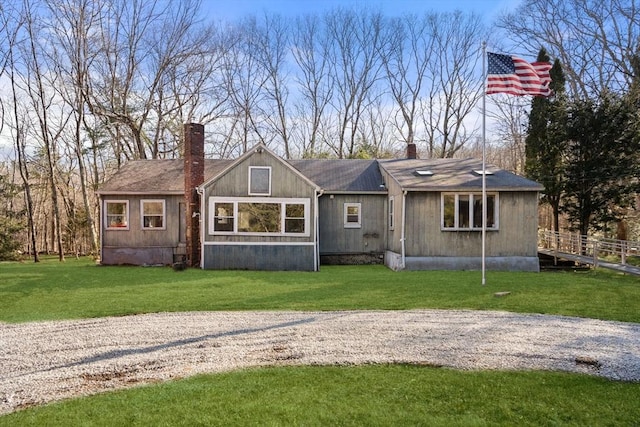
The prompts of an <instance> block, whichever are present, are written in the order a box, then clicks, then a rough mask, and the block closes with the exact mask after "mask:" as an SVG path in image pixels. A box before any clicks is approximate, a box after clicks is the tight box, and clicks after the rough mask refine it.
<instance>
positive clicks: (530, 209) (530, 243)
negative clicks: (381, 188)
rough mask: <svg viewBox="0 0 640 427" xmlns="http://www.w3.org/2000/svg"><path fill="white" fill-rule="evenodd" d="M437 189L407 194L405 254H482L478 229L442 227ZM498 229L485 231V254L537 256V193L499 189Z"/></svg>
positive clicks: (496, 255)
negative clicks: (430, 191)
mask: <svg viewBox="0 0 640 427" xmlns="http://www.w3.org/2000/svg"><path fill="white" fill-rule="evenodd" d="M440 203H441V197H440V193H409V195H408V196H407V219H406V221H407V225H406V228H407V232H406V234H407V242H406V251H407V256H451V257H462V256H466V257H469V256H471V257H473V256H476V257H477V256H481V255H482V233H481V232H480V231H442V230H441V229H440ZM499 203H500V211H499V221H500V222H499V230H497V231H487V235H486V237H487V240H486V250H487V253H486V254H487V256H489V257H492V256H495V257H499V256H537V228H538V227H537V224H538V223H537V193H535V192H501V193H500V195H499Z"/></svg>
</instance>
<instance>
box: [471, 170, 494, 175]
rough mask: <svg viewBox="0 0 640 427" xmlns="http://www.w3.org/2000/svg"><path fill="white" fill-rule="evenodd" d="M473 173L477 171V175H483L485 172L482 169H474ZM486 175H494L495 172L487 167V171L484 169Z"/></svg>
mask: <svg viewBox="0 0 640 427" xmlns="http://www.w3.org/2000/svg"><path fill="white" fill-rule="evenodd" d="M473 173H475V174H476V175H480V176H482V175H483V173H482V169H477V170H474V171H473ZM484 175H493V172H491V171H489V170H486V169H485V171H484Z"/></svg>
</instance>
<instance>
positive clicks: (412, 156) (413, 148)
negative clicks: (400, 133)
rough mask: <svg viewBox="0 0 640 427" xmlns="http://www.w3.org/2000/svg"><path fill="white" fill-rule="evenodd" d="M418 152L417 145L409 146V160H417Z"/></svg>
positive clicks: (411, 144)
mask: <svg viewBox="0 0 640 427" xmlns="http://www.w3.org/2000/svg"><path fill="white" fill-rule="evenodd" d="M417 158H418V151H417V150H416V144H414V143H413V142H412V143H410V144H407V159H417Z"/></svg>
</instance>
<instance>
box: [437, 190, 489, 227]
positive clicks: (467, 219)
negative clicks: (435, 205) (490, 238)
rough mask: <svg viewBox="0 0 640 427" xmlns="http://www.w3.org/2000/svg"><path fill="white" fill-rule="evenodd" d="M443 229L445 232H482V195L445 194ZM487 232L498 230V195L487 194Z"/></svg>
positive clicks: (442, 217) (443, 198)
mask: <svg viewBox="0 0 640 427" xmlns="http://www.w3.org/2000/svg"><path fill="white" fill-rule="evenodd" d="M441 201H442V205H441V213H442V214H441V223H440V224H441V227H442V229H443V230H481V229H482V194H477V193H469V194H467V193H443V194H442V200H441ZM486 224H487V230H497V229H498V195H497V194H487V223H486Z"/></svg>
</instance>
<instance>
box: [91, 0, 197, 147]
mask: <svg viewBox="0 0 640 427" xmlns="http://www.w3.org/2000/svg"><path fill="white" fill-rule="evenodd" d="M199 7H200V3H199V1H197V0H184V1H178V0H169V1H167V2H162V3H160V2H158V1H154V0H142V1H135V2H131V1H128V0H114V1H113V2H110V3H109V8H108V9H105V11H104V14H103V16H102V17H101V20H100V24H101V25H100V28H99V35H100V40H101V45H100V46H99V47H98V49H99V51H98V52H97V53H96V58H95V59H94V61H93V62H92V65H91V67H90V70H89V71H90V72H89V90H88V96H87V102H88V105H89V108H90V111H91V112H92V113H93V114H96V115H98V116H100V117H103V119H104V122H105V124H107V125H113V127H112V129H113V131H112V133H113V136H114V137H115V138H118V140H117V143H118V144H121V145H120V146H119V147H118V148H119V152H118V154H122V155H124V156H125V157H127V158H128V157H134V158H143V159H144V158H147V157H153V158H155V157H158V156H159V154H160V151H161V147H160V141H161V139H162V138H161V134H162V132H163V131H164V114H165V111H164V110H159V107H160V106H166V105H167V104H166V102H167V97H168V96H169V93H170V90H169V85H170V84H171V77H172V76H173V77H175V76H177V75H179V74H180V72H178V71H176V68H180V65H181V64H183V63H184V62H185V61H187V60H189V59H190V58H192V57H193V56H197V55H200V54H202V45H203V44H205V41H206V37H207V36H208V33H207V32H206V31H200V29H201V27H200V25H199V23H198V21H197V19H196V17H197V16H198V10H199ZM182 71H184V69H182ZM198 71H200V70H198ZM172 105H174V106H175V103H172ZM175 108H178V107H175ZM158 123H160V125H158ZM127 137H130V138H131V139H132V140H133V144H132V145H128V144H127V142H126V138H127Z"/></svg>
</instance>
